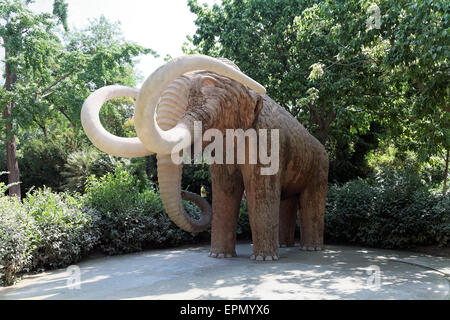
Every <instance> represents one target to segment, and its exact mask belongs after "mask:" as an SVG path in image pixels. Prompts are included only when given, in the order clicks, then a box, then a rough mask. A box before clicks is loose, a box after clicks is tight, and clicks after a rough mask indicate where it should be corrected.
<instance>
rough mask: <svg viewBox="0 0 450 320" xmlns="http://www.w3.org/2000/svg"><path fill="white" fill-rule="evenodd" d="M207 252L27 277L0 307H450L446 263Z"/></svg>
mask: <svg viewBox="0 0 450 320" xmlns="http://www.w3.org/2000/svg"><path fill="white" fill-rule="evenodd" d="M208 252H209V247H208V246H198V247H184V248H178V249H169V250H158V251H147V252H142V253H138V254H131V255H124V256H116V257H102V258H96V259H91V260H88V261H85V262H81V263H79V264H78V265H77V266H75V267H73V268H70V269H63V270H57V271H52V272H47V273H42V274H38V275H29V276H25V277H24V278H23V279H22V280H21V281H20V282H19V283H18V284H17V285H15V286H13V287H9V288H1V289H0V299H175V300H184V299H273V300H279V299H283V300H288V299H292V300H298V299H320V300H322V299H351V300H353V299H446V300H449V299H450V294H449V279H450V259H448V258H440V257H432V256H427V255H421V254H414V253H408V252H398V251H389V250H374V249H363V248H356V247H346V246H326V250H325V251H323V252H303V251H300V250H299V248H297V247H296V248H282V249H280V260H279V261H277V262H254V261H251V260H250V259H249V256H250V252H251V245H250V244H240V245H238V247H237V253H238V257H237V258H233V259H221V260H218V259H213V258H209V257H208ZM77 279H79V280H80V282H79V283H78V282H77ZM78 284H79V286H78ZM77 287H78V288H77Z"/></svg>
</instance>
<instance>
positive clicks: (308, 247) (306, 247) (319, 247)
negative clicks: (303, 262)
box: [300, 245, 323, 251]
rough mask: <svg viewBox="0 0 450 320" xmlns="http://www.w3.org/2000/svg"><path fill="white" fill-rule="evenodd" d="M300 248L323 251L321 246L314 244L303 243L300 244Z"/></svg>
mask: <svg viewBox="0 0 450 320" xmlns="http://www.w3.org/2000/svg"><path fill="white" fill-rule="evenodd" d="M300 250H303V251H323V246H314V245H310V246H308V245H306V246H305V245H304V246H300Z"/></svg>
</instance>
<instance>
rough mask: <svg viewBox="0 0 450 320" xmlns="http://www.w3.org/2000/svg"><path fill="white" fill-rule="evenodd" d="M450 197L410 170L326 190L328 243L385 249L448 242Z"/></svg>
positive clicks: (385, 173) (442, 244)
mask: <svg viewBox="0 0 450 320" xmlns="http://www.w3.org/2000/svg"><path fill="white" fill-rule="evenodd" d="M448 198H449V197H446V198H444V197H441V198H439V197H438V196H435V195H433V194H432V193H431V192H430V191H429V190H428V189H427V188H426V187H425V186H424V185H423V184H422V182H421V181H420V178H419V176H418V175H417V174H415V173H412V172H409V171H402V172H399V171H394V170H389V171H384V172H381V173H380V174H378V175H377V176H375V177H374V178H371V179H367V180H356V181H351V182H348V183H346V184H344V185H343V186H331V187H330V188H329V190H328V198H327V211H326V220H325V222H326V223H325V231H326V236H327V238H328V239H331V240H334V241H342V242H348V243H354V244H359V245H368V246H372V247H382V248H409V247H413V246H416V245H431V244H438V245H441V246H445V245H448V244H449V231H450V230H449V228H450V226H449V215H450V210H449V200H448Z"/></svg>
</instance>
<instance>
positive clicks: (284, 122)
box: [81, 55, 328, 261]
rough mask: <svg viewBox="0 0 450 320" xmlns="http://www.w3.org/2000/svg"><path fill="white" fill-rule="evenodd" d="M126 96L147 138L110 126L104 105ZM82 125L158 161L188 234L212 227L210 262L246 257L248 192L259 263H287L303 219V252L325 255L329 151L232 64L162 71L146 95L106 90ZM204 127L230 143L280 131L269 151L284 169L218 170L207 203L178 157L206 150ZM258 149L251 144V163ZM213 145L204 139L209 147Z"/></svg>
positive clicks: (107, 145)
mask: <svg viewBox="0 0 450 320" xmlns="http://www.w3.org/2000/svg"><path fill="white" fill-rule="evenodd" d="M120 96H130V97H134V98H136V110H135V120H134V122H135V128H136V132H137V136H138V137H137V138H121V137H116V136H114V135H112V134H110V133H108V132H107V131H106V130H105V129H104V128H103V127H102V125H101V123H100V119H99V111H100V108H101V106H102V105H103V104H104V103H105V102H106V101H108V100H110V99H112V98H116V97H120ZM81 119H82V123H83V127H84V130H85V132H86V134H87V136H88V137H89V139H90V140H91V141H92V143H93V144H94V145H95V146H96V147H98V148H99V149H101V150H102V151H104V152H106V153H109V154H111V155H114V156H118V157H127V158H132V157H143V156H147V155H151V154H154V153H156V154H157V160H158V180H159V188H160V194H161V199H162V202H163V205H164V208H165V210H166V212H167V214H168V215H169V217H170V218H171V219H172V220H173V222H174V223H175V224H177V225H178V226H179V227H180V228H182V229H184V230H186V231H188V232H201V231H204V230H205V229H207V228H208V227H209V225H210V224H211V227H212V230H211V253H210V256H212V257H216V258H231V257H233V256H235V255H236V252H235V242H236V228H237V221H238V215H239V207H240V202H241V199H242V194H243V191H244V190H245V192H246V197H247V200H248V211H249V212H248V213H249V220H250V227H251V231H252V240H253V255H252V257H251V258H252V259H254V260H257V261H272V260H278V247H279V246H293V245H294V231H295V224H296V215H297V212H298V217H299V223H300V232H301V239H300V245H301V249H303V250H309V251H314V250H321V249H322V248H323V231H324V230H323V229H324V211H325V199H326V189H327V182H328V155H327V153H326V151H325V148H324V147H323V146H322V144H321V143H320V142H319V141H318V140H316V139H315V138H314V137H313V136H311V135H310V134H309V133H308V132H307V130H306V129H305V128H304V127H303V126H302V125H301V124H300V123H299V122H298V121H297V120H296V119H295V118H294V117H293V116H292V115H291V114H290V113H289V112H287V111H286V110H284V109H283V108H282V107H281V106H279V105H278V104H277V103H275V102H274V101H273V100H272V99H270V98H269V97H268V96H267V95H266V94H265V89H264V87H262V86H261V85H260V84H258V83H257V82H255V81H254V80H252V79H251V78H249V77H248V76H246V75H244V74H243V73H242V72H240V70H239V68H238V67H237V66H236V65H234V64H233V63H232V62H230V61H228V60H226V59H214V58H211V57H207V56H202V55H194V56H185V57H181V58H177V59H174V60H172V61H171V62H169V63H167V64H165V65H164V66H162V67H160V68H159V69H158V70H156V71H155V72H154V73H153V74H152V75H151V76H150V77H149V78H148V79H147V80H146V81H145V83H144V84H143V86H142V88H141V90H140V91H138V90H136V89H131V88H127V87H122V86H109V87H104V88H101V89H99V90H97V91H96V92H94V93H93V94H91V96H89V98H88V99H87V100H86V101H85V103H84V105H83V109H82V116H81ZM195 123H201V125H202V127H203V129H206V130H207V129H216V130H218V131H219V132H222V135H223V136H225V132H226V131H228V130H229V129H234V130H238V129H242V130H241V131H247V130H249V129H253V130H254V131H255V132H263V131H268V130H277V133H278V136H277V137H278V140H277V141H275V143H274V140H272V141H271V142H269V143H268V146H267V149H268V150H269V149H272V153H273V152H274V150H275V147H277V148H278V151H279V156H278V157H277V159H276V160H277V161H278V163H277V166H278V167H277V168H278V170H277V171H275V172H274V173H273V174H266V175H264V174H262V171H261V169H262V168H264V167H266V165H267V163H264V164H263V163H262V161H260V159H259V158H258V160H257V161H256V162H255V163H250V162H248V161H244V162H238V163H232V164H229V163H228V162H227V164H221V163H215V164H212V165H211V166H210V171H211V178H212V196H213V203H212V208H211V207H210V205H209V203H208V202H207V201H206V200H205V199H203V198H201V197H200V196H198V195H196V194H193V193H188V192H185V191H182V190H181V175H182V165H181V164H178V163H175V162H174V161H173V154H175V153H180V151H181V150H183V149H185V150H186V148H188V147H190V146H191V145H192V144H194V143H196V142H197V141H196V139H197V138H196V136H195V132H194V129H195ZM200 138H202V137H200ZM266 138H267V137H266ZM233 139H234V138H233ZM244 139H245V138H244ZM257 139H258V140H261V139H262V138H261V137H259V136H258V137H257ZM249 140H250V139H248V140H245V141H246V142H245V150H246V151H245V152H246V155H247V156H248V154H249V152H250V151H249V150H250V149H251V146H249V144H250V142H249ZM265 141H267V139H266V140H265ZM275 144H277V146H275ZM207 146H208V143H205V142H204V141H203V140H202V141H201V148H203V149H205V148H206V147H207ZM227 152H228V149H227ZM182 199H185V200H189V201H192V202H194V203H195V204H197V206H199V208H200V209H201V211H202V213H203V215H202V217H201V218H200V219H199V220H196V219H193V218H192V217H190V216H189V215H188V214H187V213H186V212H185V210H184V209H183V205H182V201H181V200H182Z"/></svg>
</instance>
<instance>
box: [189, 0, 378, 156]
mask: <svg viewBox="0 0 450 320" xmlns="http://www.w3.org/2000/svg"><path fill="white" fill-rule="evenodd" d="M189 6H190V8H191V11H192V12H193V13H195V14H196V15H197V20H196V25H197V26H198V30H197V32H196V34H195V35H194V36H193V37H192V38H190V39H191V47H190V48H188V46H187V45H186V46H185V50H186V51H187V52H188V51H189V50H190V51H191V52H194V51H198V52H200V53H204V54H208V55H213V56H224V57H227V58H230V59H231V60H234V61H235V62H236V63H237V64H238V65H239V67H240V68H241V69H242V70H243V71H244V72H245V73H247V74H248V75H249V76H251V77H252V78H254V79H256V80H258V81H259V82H261V83H263V84H264V85H265V86H266V88H267V89H268V93H269V95H270V96H271V97H272V98H274V99H275V100H276V101H277V102H278V103H280V105H281V106H282V107H284V108H285V109H287V110H288V111H290V112H291V113H292V114H293V115H294V116H295V117H297V118H298V119H299V121H301V122H302V123H303V124H304V125H305V126H306V127H307V128H308V129H309V130H310V131H311V132H312V133H313V134H315V136H316V137H317V138H318V139H319V140H320V141H321V142H322V143H323V144H324V145H326V146H327V148H328V149H329V151H330V152H331V153H333V154H335V153H336V152H335V150H333V148H334V147H335V146H336V145H337V143H336V142H337V141H339V142H340V143H342V142H345V143H346V144H348V145H350V144H352V143H358V141H359V140H360V138H359V136H363V135H364V134H366V133H367V132H368V131H369V129H370V127H371V124H372V123H374V122H377V121H380V120H379V118H380V117H379V115H377V103H378V100H377V99H376V98H374V96H377V95H380V92H384V91H385V86H384V83H383V82H382V81H380V78H379V76H380V75H381V74H382V72H383V71H382V69H381V68H379V67H378V61H373V60H371V59H369V58H368V57H367V54H366V53H365V52H363V50H362V49H360V50H359V51H356V52H349V51H348V50H347V48H346V47H347V44H346V43H345V42H341V37H342V34H343V33H344V32H345V25H344V26H341V25H339V24H338V23H337V21H336V20H337V18H336V16H335V15H334V14H333V13H330V12H329V11H330V10H331V4H328V3H324V4H323V3H322V2H321V1H298V0H286V1H279V0H266V1H258V0H248V1H241V0H236V1H232V0H225V1H222V3H221V4H220V5H214V6H213V7H212V8H209V7H207V6H206V5H204V6H200V5H199V4H198V3H197V1H195V0H190V1H189ZM363 12H364V10H363V8H358V10H356V9H353V10H351V11H350V12H348V13H346V14H345V16H344V17H342V20H344V21H345V20H346V18H347V20H352V19H354V18H355V16H356V17H358V19H359V20H361V19H362V15H363ZM350 18H351V19H350ZM356 25H357V22H354V25H352V28H355V27H356ZM364 26H365V24H364ZM360 29H361V30H362V28H360ZM364 32H365V29H364Z"/></svg>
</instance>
